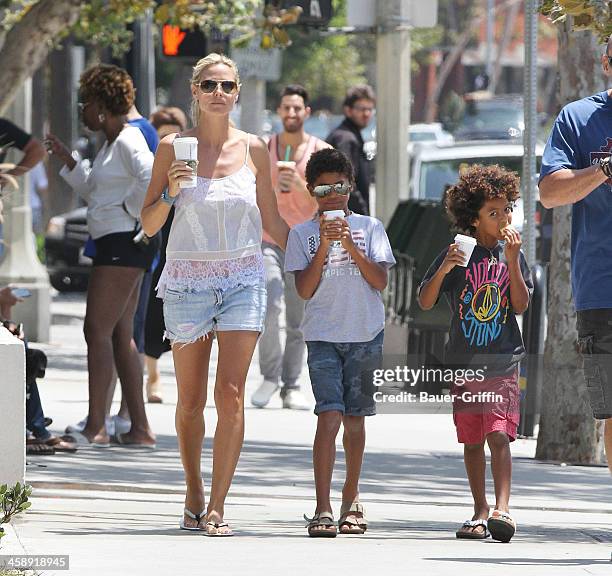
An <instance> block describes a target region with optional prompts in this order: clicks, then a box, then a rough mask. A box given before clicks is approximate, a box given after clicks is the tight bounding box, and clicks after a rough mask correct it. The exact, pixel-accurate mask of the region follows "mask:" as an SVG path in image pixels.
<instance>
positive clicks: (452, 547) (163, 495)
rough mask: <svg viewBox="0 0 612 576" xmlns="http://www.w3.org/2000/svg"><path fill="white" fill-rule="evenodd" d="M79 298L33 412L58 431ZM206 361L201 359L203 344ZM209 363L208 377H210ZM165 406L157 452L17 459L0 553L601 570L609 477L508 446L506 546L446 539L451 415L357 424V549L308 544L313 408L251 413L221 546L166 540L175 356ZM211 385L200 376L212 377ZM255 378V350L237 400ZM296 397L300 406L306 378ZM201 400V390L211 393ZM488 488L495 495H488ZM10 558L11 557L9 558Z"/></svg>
mask: <svg viewBox="0 0 612 576" xmlns="http://www.w3.org/2000/svg"><path fill="white" fill-rule="evenodd" d="M83 313H84V297H83V296H82V295H78V296H64V295H61V296H57V297H56V298H55V299H54V302H53V305H52V314H53V327H52V332H51V336H52V342H51V344H49V345H44V346H43V345H41V346H40V347H41V348H43V349H44V350H45V352H46V353H47V354H48V356H49V369H48V372H47V377H46V378H45V379H44V380H42V381H41V382H40V391H41V396H42V400H43V405H44V408H45V413H46V414H47V415H49V416H51V417H52V418H53V420H54V424H53V426H52V430H53V431H55V432H61V431H62V430H63V428H64V427H65V426H66V425H67V424H70V423H74V422H76V421H78V420H80V419H81V418H82V417H83V416H84V415H85V413H86V411H87V372H86V348H85V343H84V340H83V336H82V332H81V329H82V316H83ZM213 349H214V348H213ZM215 366H216V364H215V353H214V352H213V358H212V361H211V375H212V374H214V369H215ZM161 368H162V380H163V391H164V404H161V405H148V406H147V412H148V414H149V417H150V419H151V423H152V427H153V429H154V431H155V432H156V433H157V444H158V449H157V450H156V451H155V452H152V453H151V452H139V451H129V450H126V449H125V448H118V447H116V448H115V447H114V448H110V449H107V450H95V449H81V450H79V452H78V453H77V454H75V455H68V454H59V455H55V456H52V457H35V458H30V459H29V461H28V467H27V480H28V482H29V483H30V484H32V485H33V486H34V495H33V498H32V501H33V505H32V508H31V509H30V510H29V511H28V513H27V514H26V515H23V516H21V517H19V518H18V519H17V520H16V521H15V523H14V525H13V528H14V529H15V532H14V533H13V532H9V536H8V537H7V538H5V539H4V541H8V542H6V544H5V542H3V550H2V553H6V552H5V550H4V546H5V545H8V546H13V547H15V546H16V547H19V546H22V547H23V549H24V550H25V551H27V553H29V554H69V555H70V571H69V572H59V571H58V572H44V573H45V574H55V573H57V574H60V575H61V574H71V575H75V574H76V575H82V574H83V575H85V574H87V575H89V574H91V575H97V574H100V575H103V574H104V575H106V574H112V575H124V574H125V575H128V574H130V575H133V574H139V575H140V574H146V575H157V574H159V575H162V574H163V575H168V574H190V573H194V574H202V573H207V574H214V573H219V574H223V575H226V574H266V575H276V574H279V575H280V574H283V575H284V574H287V573H291V574H292V575H302V574H313V573H317V574H318V573H321V574H323V573H324V574H328V573H331V574H334V573H338V572H340V573H346V574H356V573H359V574H366V573H374V572H376V573H377V574H385V575H386V574H406V573H407V572H408V571H410V572H412V573H414V574H420V573H427V575H428V576H434V575H438V574H457V573H463V572H465V573H469V574H470V575H475V576H479V575H481V574H482V575H484V574H490V573H491V572H492V571H493V570H495V572H496V574H502V575H505V574H527V575H531V574H537V575H548V574H551V575H552V574H554V575H555V576H563V575H570V574H572V575H573V574H610V570H611V569H612V563H611V562H610V554H611V552H612V545H611V544H612V479H611V478H610V476H609V473H608V471H607V469H606V468H603V467H574V466H558V465H551V464H543V463H539V462H536V461H535V460H533V454H534V451H535V441H534V440H517V442H515V443H514V445H513V454H514V456H515V460H514V488H513V499H512V502H511V504H512V510H513V514H514V517H515V519H516V520H517V523H518V524H519V529H518V533H517V535H516V536H515V538H514V539H513V540H512V543H511V544H506V545H504V544H500V543H496V542H493V541H491V540H487V541H484V542H470V541H459V540H456V539H455V536H454V533H455V530H456V529H457V528H458V527H459V525H460V524H461V523H462V522H463V520H465V519H466V518H468V517H470V516H471V509H470V508H471V498H470V495H469V489H468V486H467V481H466V480H465V472H464V469H463V461H462V450H461V447H460V446H459V445H458V444H457V443H456V440H455V435H454V429H453V425H452V419H451V417H450V416H449V415H435V416H431V415H379V416H377V417H375V418H372V419H370V420H368V424H367V426H368V428H367V430H368V440H367V449H366V459H365V462H364V472H363V478H362V484H361V490H362V494H361V499H362V501H363V502H364V503H365V505H366V508H367V511H368V519H369V521H370V529H369V530H368V532H367V533H366V535H364V536H362V537H346V536H338V537H337V538H336V539H335V540H313V539H309V538H308V537H307V534H306V530H305V528H304V523H303V522H302V520H301V518H302V514H304V513H306V514H308V515H311V514H312V513H313V511H314V486H313V480H312V467H311V445H312V438H313V435H314V429H315V425H316V419H315V417H314V416H313V415H312V413H310V412H292V411H288V410H283V409H282V408H281V404H280V400H278V399H275V400H274V402H273V403H271V406H270V407H269V408H267V409H265V410H257V409H253V408H251V407H250V405H249V406H248V408H247V410H246V435H245V444H244V449H243V452H242V456H241V459H240V462H239V464H238V468H237V471H236V475H235V478H234V483H233V487H232V490H231V491H230V496H229V498H228V501H227V509H226V519H227V520H228V521H229V522H230V524H231V525H232V527H233V528H234V530H235V532H236V537H234V538H228V539H211V538H205V537H203V536H202V535H200V534H192V533H188V532H183V531H179V530H178V520H179V518H180V515H181V511H182V507H183V506H182V502H183V483H182V471H181V464H180V459H179V455H178V450H177V443H176V436H175V433H174V409H175V403H176V391H175V384H174V380H173V369H172V360H171V357H170V356H169V355H165V356H164V357H163V358H162V361H161ZM211 381H212V378H211ZM259 382H260V376H259V368H258V364H257V354H255V360H254V362H253V365H252V368H251V371H250V373H249V379H248V382H247V400H248V398H249V397H250V395H251V393H252V392H253V391H254V389H255V388H256V386H257V385H258V384H259ZM302 385H303V389H304V391H305V392H307V393H308V395H309V397H310V398H312V396H311V394H310V390H309V383H308V377H307V372H306V371H304V372H303V374H302ZM209 398H212V394H209ZM206 423H207V439H206V444H205V450H204V455H203V463H204V471H205V482H208V479H209V477H210V465H211V443H210V437H211V435H212V431H213V430H214V425H215V413H214V407H212V406H208V407H207V409H206ZM343 471H344V467H343V454H342V450H341V446H339V450H338V465H337V472H336V474H335V475H334V495H335V496H336V498H335V499H334V506H335V507H336V509H335V510H334V512H335V513H336V516H337V515H338V509H339V500H338V496H339V495H340V489H341V478H342V474H343ZM491 492H492V483H491V484H490V490H489V493H491ZM13 549H17V548H13Z"/></svg>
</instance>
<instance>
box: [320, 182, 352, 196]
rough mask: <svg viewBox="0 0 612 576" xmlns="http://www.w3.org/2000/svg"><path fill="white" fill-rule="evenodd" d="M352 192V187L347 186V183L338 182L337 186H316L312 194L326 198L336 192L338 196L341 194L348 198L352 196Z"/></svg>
mask: <svg viewBox="0 0 612 576" xmlns="http://www.w3.org/2000/svg"><path fill="white" fill-rule="evenodd" d="M351 190H352V186H351V185H350V184H347V183H346V182H338V183H336V184H321V185H320V186H315V187H314V188H313V190H312V193H313V194H314V195H315V196H317V197H318V198H325V196H327V195H328V194H331V193H332V192H335V193H336V194H340V195H341V196H346V195H347V194H350V193H351Z"/></svg>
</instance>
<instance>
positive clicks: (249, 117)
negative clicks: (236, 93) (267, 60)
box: [240, 77, 266, 135]
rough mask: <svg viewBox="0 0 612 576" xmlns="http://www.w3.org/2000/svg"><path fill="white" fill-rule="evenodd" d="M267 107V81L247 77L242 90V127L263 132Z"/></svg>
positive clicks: (246, 129) (248, 130)
mask: <svg viewBox="0 0 612 576" xmlns="http://www.w3.org/2000/svg"><path fill="white" fill-rule="evenodd" d="M265 108H266V81H265V80H260V79H259V78H253V77H249V78H245V79H244V80H243V81H242V89H241V90H240V128H241V129H242V130H245V131H246V132H250V133H251V134H257V135H259V134H261V129H262V117H263V113H264V110H265Z"/></svg>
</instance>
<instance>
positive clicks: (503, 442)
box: [487, 432, 510, 448]
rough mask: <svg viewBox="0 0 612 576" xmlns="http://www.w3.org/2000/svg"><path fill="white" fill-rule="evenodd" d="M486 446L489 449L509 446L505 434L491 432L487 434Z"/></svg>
mask: <svg viewBox="0 0 612 576" xmlns="http://www.w3.org/2000/svg"><path fill="white" fill-rule="evenodd" d="M487 444H488V445H489V448H502V447H504V446H507V445H508V444H510V440H509V439H508V435H507V434H506V433H505V432H491V433H489V434H487Z"/></svg>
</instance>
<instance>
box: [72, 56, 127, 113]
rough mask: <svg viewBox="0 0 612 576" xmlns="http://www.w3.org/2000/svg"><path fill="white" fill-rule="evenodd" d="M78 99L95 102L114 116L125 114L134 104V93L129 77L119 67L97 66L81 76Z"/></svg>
mask: <svg viewBox="0 0 612 576" xmlns="http://www.w3.org/2000/svg"><path fill="white" fill-rule="evenodd" d="M79 97H80V99H81V101H82V102H90V101H96V102H99V103H100V104H102V106H103V107H104V108H105V109H106V110H107V111H108V112H109V113H110V114H113V115H115V116H120V115H122V114H127V113H128V111H129V109H130V108H131V107H132V104H134V98H135V91H134V85H133V83H132V78H131V77H130V75H129V74H128V73H127V72H126V71H125V70H124V69H123V68H119V66H114V65H112V64H98V65H97V66H92V67H91V68H89V69H87V70H85V72H83V74H81V79H80V89H79Z"/></svg>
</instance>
